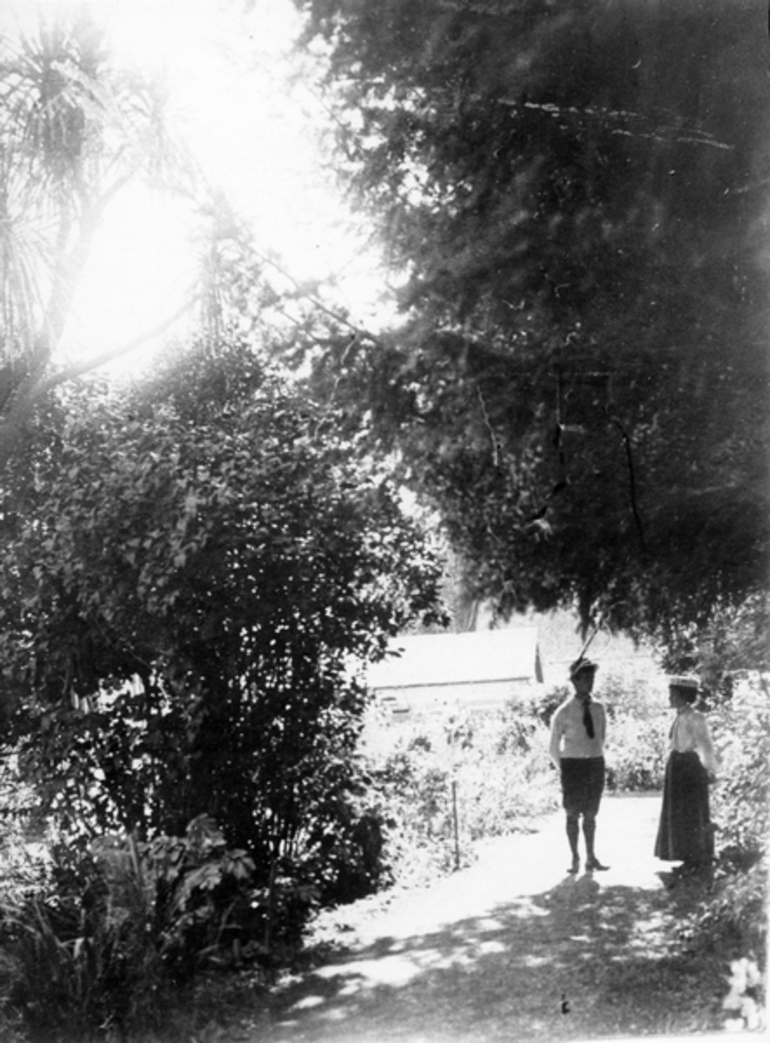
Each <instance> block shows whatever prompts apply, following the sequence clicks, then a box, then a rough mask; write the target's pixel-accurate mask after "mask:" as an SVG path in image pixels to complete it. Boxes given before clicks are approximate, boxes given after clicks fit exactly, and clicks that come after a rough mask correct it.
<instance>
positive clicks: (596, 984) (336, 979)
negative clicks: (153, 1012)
mask: <svg viewBox="0 0 770 1043" xmlns="http://www.w3.org/2000/svg"><path fill="white" fill-rule="evenodd" d="M655 807H657V804H655ZM652 808H653V804H652V803H651V802H648V803H647V804H646V805H644V806H643V805H642V803H637V804H631V805H625V806H621V807H619V810H618V808H616V811H615V814H616V815H618V816H619V821H620V819H621V818H622V819H623V820H624V828H625V829H626V830H627V831H628V836H634V837H635V838H636V840H637V841H638V843H639V845H640V846H639V850H638V851H636V852H635V850H634V849H633V845H631V846H630V847H629V846H628V844H626V848H625V850H624V852H623V854H624V856H625V858H626V860H627V871H625V870H624V863H623V861H622V859H621V866H620V869H619V871H617V872H613V873H607V874H604V873H602V874H598V873H597V874H596V875H595V876H594V875H588V874H584V875H582V876H578V877H566V878H562V877H561V874H560V873H559V871H558V870H553V863H554V860H555V859H557V858H558V859H559V861H558V863H557V864H561V863H562V862H563V854H564V852H563V850H562V848H563V838H562V833H561V830H560V829H559V826H558V820H554V821H553V822H552V823H550V824H549V826H548V828H546V829H544V830H543V831H542V833H541V834H538V835H536V836H535V837H532V838H507V840H506V842H505V843H504V844H501V845H499V846H498V848H497V850H496V852H495V853H493V855H492V856H490V857H489V858H488V859H487V860H486V861H484V860H482V861H481V863H480V865H479V866H478V867H473V868H471V869H470V870H467V871H465V872H464V873H460V874H455V876H454V877H452V878H449V879H448V880H447V881H445V882H441V883H440V884H439V885H437V886H436V887H434V888H431V889H430V890H429V891H426V892H425V893H423V894H415V895H410V896H409V897H408V898H406V899H405V900H404V902H402V903H401V908H394V909H393V910H392V911H389V912H388V913H387V914H385V915H383V916H381V917H379V918H377V920H376V921H373V922H372V924H371V925H369V928H368V930H367V929H365V930H364V935H363V937H360V938H358V939H356V940H355V942H354V943H353V944H352V945H351V949H350V951H349V952H348V953H347V954H345V955H342V956H340V957H338V958H337V959H336V960H335V961H334V962H332V963H330V964H329V965H327V966H325V967H321V968H319V969H317V970H316V971H315V972H313V973H311V974H307V975H305V976H303V977H301V978H298V979H295V980H289V981H288V982H286V983H284V984H283V985H282V986H281V987H279V988H278V989H277V990H276V992H275V994H274V996H273V1006H272V1010H271V1020H272V1024H271V1025H269V1026H263V1027H262V1031H261V1032H260V1035H259V1039H260V1040H261V1041H264V1043H282V1041H285V1040H292V1041H297V1043H300V1041H305V1043H331V1041H334V1043H344V1041H351V1043H352V1041H353V1040H355V1041H356V1043H386V1041H389V1040H401V1041H408V1043H455V1041H460V1040H462V1041H474V1043H484V1041H502V1040H505V1041H511V1040H531V1039H541V1040H546V1041H547V1040H559V1039H570V1038H571V1039H588V1038H593V1037H597V1036H613V1035H631V1036H633V1035H637V1034H638V1035H649V1034H655V1033H657V1034H662V1035H666V1034H669V1033H674V1034H675V1033H677V1032H679V1033H681V1032H687V1031H693V1030H694V1029H696V1028H698V1027H699V1023H698V1019H697V1016H696V1018H695V1019H694V1020H693V1018H692V1017H690V1020H689V1021H688V1018H687V1015H686V1013H683V1012H682V1011H681V1010H679V1009H678V1006H677V1002H678V997H679V996H680V995H681V989H682V984H683V981H685V980H686V978H687V976H688V974H694V973H696V969H695V968H694V967H689V966H688V961H687V957H686V956H677V955H675V954H674V953H673V952H672V951H671V950H670V949H669V948H668V943H667V940H666V939H667V937H669V936H670V927H671V925H672V918H675V917H676V902H675V901H673V900H672V896H671V895H670V894H668V893H667V891H666V890H665V888H664V887H663V886H662V884H661V880H660V876H659V875H658V874H657V873H656V872H655V869H656V866H655V863H654V860H652V859H651V856H650V854H649V851H650V830H651V828H652V820H653V818H654V813H653V812H652ZM629 810H631V813H632V814H631V821H626V819H627V816H628V813H629ZM607 817H608V818H611V816H607ZM642 822H644V823H645V825H644V828H642V826H641V823H642ZM634 823H636V827H637V828H636V829H635V828H634ZM620 832H621V834H622V833H623V830H622V829H621V830H620ZM626 840H627V837H626ZM607 847H609V845H607ZM605 850H606V848H605ZM642 850H643V851H645V852H646V863H645V865H644V866H643V867H641V869H640V866H639V863H638V861H637V862H633V859H638V858H639V857H641V856H640V854H639V851H642ZM514 855H515V857H513V856H514ZM632 866H633V867H634V869H635V872H632V871H631V868H632ZM629 878H630V879H631V880H632V883H630V884H628V883H625V882H624V879H629ZM554 879H555V882H554ZM538 881H539V884H540V889H539V890H538V886H537V885H538ZM396 904H397V903H396ZM702 1025H703V1022H702V1019H701V1022H700V1026H701V1027H702Z"/></svg>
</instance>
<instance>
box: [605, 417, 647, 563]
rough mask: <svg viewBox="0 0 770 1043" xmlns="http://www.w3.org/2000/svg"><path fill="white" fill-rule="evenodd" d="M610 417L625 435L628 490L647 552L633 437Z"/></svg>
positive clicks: (642, 548) (643, 547) (641, 543)
mask: <svg viewBox="0 0 770 1043" xmlns="http://www.w3.org/2000/svg"><path fill="white" fill-rule="evenodd" d="M610 419H611V420H612V422H613V424H614V425H615V426H616V427H617V429H618V430H619V431H620V433H621V435H622V436H623V444H624V446H625V449H626V462H627V463H628V491H629V494H630V497H631V510H632V511H633V515H634V521H635V522H636V531H637V533H638V536H639V546H640V548H641V550H642V553H643V554H646V553H647V545H646V543H645V539H644V529H643V527H642V519H641V515H640V514H639V508H638V506H637V503H636V478H635V475H634V457H633V453H632V452H631V437H630V435H629V434H628V432H627V431H626V429H625V428H624V427H623V425H622V424H621V423H620V421H619V420H617V419H616V418H615V417H610Z"/></svg>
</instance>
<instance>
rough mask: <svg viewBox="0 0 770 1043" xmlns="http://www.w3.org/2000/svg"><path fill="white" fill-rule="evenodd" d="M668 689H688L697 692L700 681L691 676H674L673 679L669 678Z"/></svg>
mask: <svg viewBox="0 0 770 1043" xmlns="http://www.w3.org/2000/svg"><path fill="white" fill-rule="evenodd" d="M668 687H669V688H690V689H692V690H693V691H695V692H697V691H698V689H699V688H700V681H699V680H698V678H697V677H693V676H692V675H691V674H675V675H674V676H673V677H669V679H668Z"/></svg>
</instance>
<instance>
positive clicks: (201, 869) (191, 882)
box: [0, 817, 253, 1041]
mask: <svg viewBox="0 0 770 1043" xmlns="http://www.w3.org/2000/svg"><path fill="white" fill-rule="evenodd" d="M252 869H253V866H252V865H251V864H250V862H249V860H248V859H247V858H246V857H245V856H244V854H243V853H242V852H238V851H227V850H225V847H224V841H223V838H222V836H221V834H220V833H219V831H218V830H217V829H216V827H215V825H214V824H213V822H211V821H210V820H208V819H206V818H205V817H202V818H200V819H197V820H195V821H194V822H192V823H191V824H190V827H189V828H188V830H187V833H186V835H185V836H184V837H181V838H170V837H159V838H157V839H156V840H154V841H153V842H152V843H149V844H142V843H138V842H137V841H135V840H133V839H132V838H131V837H127V836H122V837H110V838H104V839H102V840H100V841H98V842H96V843H93V844H91V845H89V847H88V849H87V850H83V849H81V848H78V847H74V848H73V847H69V846H65V845H59V846H58V847H55V848H54V849H53V850H52V858H51V861H50V863H48V864H47V865H46V866H45V867H43V869H42V870H41V873H40V876H39V879H38V882H37V887H36V888H35V889H34V890H32V891H31V892H29V893H27V894H20V895H18V896H17V900H16V902H13V901H11V900H10V898H9V896H6V899H5V902H4V905H3V908H2V911H1V918H0V940H1V941H2V950H3V952H4V954H5V958H4V963H3V967H2V972H3V976H4V978H5V982H4V985H5V987H4V989H3V992H4V995H5V996H6V997H7V1003H8V1005H9V1006H10V1008H12V1009H16V1010H19V1011H20V1012H21V1013H22V1015H23V1017H24V1020H25V1022H26V1024H27V1025H28V1027H29V1029H30V1030H31V1031H32V1032H33V1034H34V1036H35V1038H40V1039H52V1040H54V1039H55V1040H61V1039H63V1038H66V1039H78V1040H84V1041H85V1040H89V1039H92V1038H96V1037H98V1036H99V1035H101V1034H104V1033H105V1032H106V1031H107V1030H108V1029H110V1028H113V1027H114V1028H117V1029H119V1030H120V1031H126V1030H128V1029H137V1028H147V1027H151V1026H153V1027H156V1026H157V1025H158V1023H159V1022H162V1021H163V1018H164V1011H165V1007H166V1001H167V1000H168V996H169V994H170V992H171V990H172V989H173V988H175V987H176V986H178V984H179V983H180V982H182V981H184V980H186V979H187V978H189V977H190V976H191V974H192V973H193V971H194V970H195V969H197V968H198V967H199V966H201V965H202V964H203V963H205V962H206V961H207V960H210V959H213V958H215V957H216V956H217V954H219V953H221V952H222V950H223V948H226V947H227V946H228V945H229V939H228V927H229V925H230V922H231V914H232V910H233V909H234V908H235V907H236V898H237V897H238V896H239V895H240V894H243V893H244V890H245V885H246V883H247V881H248V878H249V876H250V875H251V872H252Z"/></svg>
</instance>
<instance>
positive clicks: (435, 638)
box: [368, 627, 541, 689]
mask: <svg viewBox="0 0 770 1043" xmlns="http://www.w3.org/2000/svg"><path fill="white" fill-rule="evenodd" d="M389 648H390V650H391V651H398V650H400V651H401V655H400V656H399V657H398V658H396V657H395V656H389V657H388V658H387V659H385V660H383V661H382V662H381V663H376V664H375V665H374V666H372V667H370V669H369V674H368V681H369V686H370V688H373V689H383V688H417V687H421V686H430V685H446V684H469V683H480V682H485V681H510V680H521V681H534V680H538V681H539V680H541V676H540V664H539V658H538V646H537V627H516V628H515V629H510V630H474V631H469V632H467V633H462V634H418V635H410V636H408V637H398V638H393V639H392V640H391V641H390V644H389Z"/></svg>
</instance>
